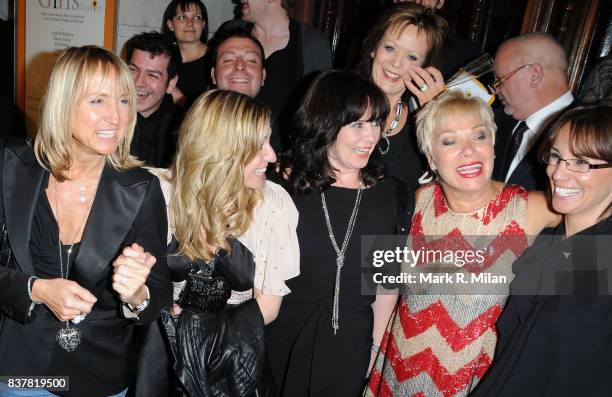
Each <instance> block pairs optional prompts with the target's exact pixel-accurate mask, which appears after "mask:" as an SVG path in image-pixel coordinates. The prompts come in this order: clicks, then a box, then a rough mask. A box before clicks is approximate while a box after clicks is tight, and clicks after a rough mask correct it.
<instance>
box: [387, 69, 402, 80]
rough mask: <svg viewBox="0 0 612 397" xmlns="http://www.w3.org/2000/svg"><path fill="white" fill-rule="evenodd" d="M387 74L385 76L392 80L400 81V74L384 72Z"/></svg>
mask: <svg viewBox="0 0 612 397" xmlns="http://www.w3.org/2000/svg"><path fill="white" fill-rule="evenodd" d="M383 71H384V72H385V74H386V75H387V76H389V77H391V78H392V79H399V78H400V77H402V76H400V75H399V74H396V73H393V72H389V71H388V70H383Z"/></svg>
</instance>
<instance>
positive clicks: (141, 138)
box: [125, 32, 182, 167]
mask: <svg viewBox="0 0 612 397" xmlns="http://www.w3.org/2000/svg"><path fill="white" fill-rule="evenodd" d="M125 55H126V57H125V60H126V62H127V64H128V66H129V68H130V72H131V73H132V78H133V79H134V85H135V86H136V109H137V111H138V118H137V121H136V128H135V129H134V138H133V139H132V145H131V148H130V152H131V153H132V154H133V155H134V156H136V157H138V158H139V159H141V160H143V161H144V162H145V164H146V165H149V166H153V167H167V166H169V165H170V162H171V161H172V157H173V156H174V152H175V150H176V131H177V129H178V126H179V124H180V121H181V115H182V114H181V113H182V112H180V111H179V109H178V108H177V107H176V106H175V105H174V102H173V101H172V95H170V94H171V93H172V91H173V90H174V87H176V83H177V81H178V76H177V74H176V73H177V68H178V65H179V63H180V61H181V58H180V54H179V52H178V48H177V47H176V45H174V43H172V41H171V40H170V38H168V37H167V36H165V35H163V34H161V33H157V32H148V33H141V34H138V35H136V36H134V37H132V38H130V39H129V40H128V41H127V42H126V43H125Z"/></svg>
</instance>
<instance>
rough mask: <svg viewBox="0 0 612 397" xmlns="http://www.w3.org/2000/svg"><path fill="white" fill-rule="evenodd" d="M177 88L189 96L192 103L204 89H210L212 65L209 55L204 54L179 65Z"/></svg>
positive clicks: (188, 102) (188, 101)
mask: <svg viewBox="0 0 612 397" xmlns="http://www.w3.org/2000/svg"><path fill="white" fill-rule="evenodd" d="M177 74H178V81H177V83H176V88H178V89H180V90H181V92H182V93H183V95H185V96H186V97H187V104H188V105H191V104H192V103H193V102H194V101H195V100H196V99H197V98H198V97H199V96H200V95H201V94H202V93H203V92H204V91H206V90H207V89H208V85H209V81H208V80H209V76H210V65H209V57H207V56H206V54H205V55H202V56H201V57H199V58H197V59H194V60H193V61H190V62H183V63H181V64H180V65H179V67H178V71H177Z"/></svg>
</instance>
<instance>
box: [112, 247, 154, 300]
mask: <svg viewBox="0 0 612 397" xmlns="http://www.w3.org/2000/svg"><path fill="white" fill-rule="evenodd" d="M155 262H156V259H155V257H154V256H153V255H151V254H149V253H148V252H144V248H142V247H141V246H140V245H138V244H136V243H134V244H132V245H131V246H129V247H125V248H124V249H123V251H122V253H121V255H119V256H118V257H117V259H115V261H114V262H113V267H114V268H115V269H114V271H113V289H114V290H115V291H116V292H117V293H118V294H119V299H121V301H122V302H124V303H129V304H130V305H132V306H137V305H139V304H140V303H142V302H143V301H144V300H145V299H146V298H147V292H146V289H145V288H144V285H145V282H146V281H147V278H148V277H149V273H150V272H151V268H152V267H153V265H154V264H155Z"/></svg>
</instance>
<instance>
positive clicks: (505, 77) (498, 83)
mask: <svg viewBox="0 0 612 397" xmlns="http://www.w3.org/2000/svg"><path fill="white" fill-rule="evenodd" d="M533 65H534V64H533V63H529V64H527V65H523V66H519V67H518V68H516V69H514V70H513V71H511V72H510V73H506V74H505V75H503V76H501V77H498V78H496V79H495V81H494V82H493V83H491V84H489V89H490V90H491V92H492V93H494V94H497V90H499V87H501V86H502V85H504V83H505V82H506V81H508V79H509V78H510V77H512V76H514V75H515V74H516V73H517V72H518V71H519V70H522V69H525V68H530V67H532V66H533Z"/></svg>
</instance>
